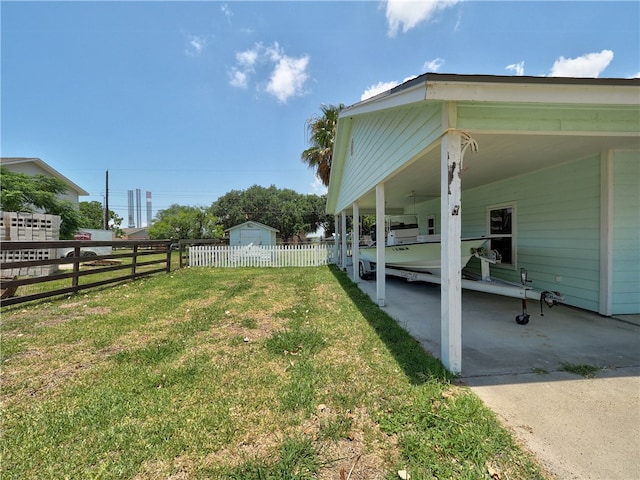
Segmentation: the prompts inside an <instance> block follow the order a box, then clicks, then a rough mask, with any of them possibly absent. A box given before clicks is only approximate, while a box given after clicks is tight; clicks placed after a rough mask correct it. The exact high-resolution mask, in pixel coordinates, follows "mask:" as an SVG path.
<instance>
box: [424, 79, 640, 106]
mask: <svg viewBox="0 0 640 480" xmlns="http://www.w3.org/2000/svg"><path fill="white" fill-rule="evenodd" d="M426 99H427V100H435V101H477V102H505V103H507V102H508V103H513V102H516V103H538V104H541V103H552V104H553V103H555V104H581V105H639V106H640V85H628V86H620V85H615V86H605V85H576V84H553V83H550V84H539V83H498V82H496V83H491V82H479V83H475V82H442V81H431V82H427V91H426Z"/></svg>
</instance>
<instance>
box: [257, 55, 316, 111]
mask: <svg viewBox="0 0 640 480" xmlns="http://www.w3.org/2000/svg"><path fill="white" fill-rule="evenodd" d="M308 65H309V57H308V56H305V57H300V58H293V57H287V56H286V55H284V56H282V57H281V58H280V59H279V60H278V63H277V64H276V66H275V68H274V70H273V71H272V72H271V77H270V78H269V83H268V84H267V88H266V90H267V92H269V93H270V94H271V95H273V96H274V97H276V98H277V99H278V101H279V102H280V103H287V100H288V99H289V98H290V97H296V96H300V95H303V94H304V93H305V88H304V84H305V82H306V81H307V79H308V78H309V74H308V73H307V66H308Z"/></svg>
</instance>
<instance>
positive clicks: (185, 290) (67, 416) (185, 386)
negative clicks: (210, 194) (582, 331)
mask: <svg viewBox="0 0 640 480" xmlns="http://www.w3.org/2000/svg"><path fill="white" fill-rule="evenodd" d="M1 322H2V324H1V326H2V344H1V347H2V348H1V352H0V353H1V361H2V364H1V365H2V392H1V399H2V438H1V442H2V462H1V467H0V468H1V476H2V478H3V479H4V480H6V479H18V478H19V479H25V478H37V479H46V478H51V479H60V478H74V479H81V478H82V479H84V478H92V479H93V478H95V479H97V478H100V479H105V478H137V479H147V478H172V479H209V478H213V479H215V478H228V479H312V478H319V479H336V480H347V479H351V480H356V479H367V480H373V479H397V478H399V476H398V471H399V470H406V471H407V472H408V473H409V474H410V475H411V478H412V479H413V480H418V479H432V478H438V479H444V478H455V479H483V478H485V479H491V478H495V479H497V478H500V479H511V480H515V479H536V478H538V479H542V478H544V477H543V475H542V473H541V471H540V469H539V468H538V466H537V465H536V464H535V462H534V461H533V460H532V458H531V457H530V456H529V455H528V454H527V453H525V452H523V451H522V450H521V449H520V448H519V447H518V446H517V445H516V444H515V442H514V440H513V439H512V437H511V435H510V434H509V433H508V432H507V431H505V430H504V429H503V428H502V427H501V426H500V425H499V423H498V421H497V419H496V417H495V416H494V414H493V413H492V412H491V411H490V410H488V409H487V408H486V407H485V406H484V405H483V404H482V402H481V401H480V400H479V399H478V397H476V396H475V395H474V394H472V393H471V392H470V391H469V390H468V389H467V388H464V387H460V386H456V385H454V384H453V383H452V381H451V380H452V379H451V377H450V376H449V375H448V373H447V372H446V371H445V370H444V368H443V367H442V365H441V364H440V362H439V361H438V360H436V359H434V358H433V357H432V356H430V355H429V354H427V353H425V352H424V351H423V350H422V349H421V348H420V346H419V344H418V343H417V342H416V341H415V340H413V339H412V338H411V337H410V336H409V335H408V334H407V333H406V332H405V331H404V330H403V329H401V328H400V327H399V326H398V325H397V324H396V323H395V322H394V321H393V320H392V319H390V318H389V317H388V316H387V315H386V314H385V313H384V312H383V311H381V310H380V309H379V308H378V307H377V306H376V305H375V304H374V303H373V302H371V301H370V300H369V298H368V297H367V296H366V295H365V294H364V293H362V292H361V291H360V290H359V289H358V288H357V287H356V286H355V285H354V284H353V283H352V282H351V281H350V280H349V279H348V278H347V277H346V276H345V275H344V274H343V273H341V272H340V271H339V270H337V269H336V268H334V267H318V268H282V269H224V270H223V269H195V268H194V269H184V270H179V271H174V272H172V273H171V274H158V275H155V276H153V277H148V278H145V279H143V280H139V281H137V282H133V283H127V284H120V285H116V286H113V287H110V288H103V289H99V290H94V291H90V292H86V293H82V294H79V295H77V296H73V297H70V298H66V299H59V300H53V301H47V302H44V301H43V302H39V303H35V304H31V305H27V306H25V305H19V306H15V307H8V308H4V309H3V311H2V320H1Z"/></svg>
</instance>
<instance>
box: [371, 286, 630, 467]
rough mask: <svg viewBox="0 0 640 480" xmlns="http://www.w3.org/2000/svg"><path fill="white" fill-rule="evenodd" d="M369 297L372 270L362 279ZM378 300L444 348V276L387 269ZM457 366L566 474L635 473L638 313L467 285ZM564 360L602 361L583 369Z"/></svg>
mask: <svg viewBox="0 0 640 480" xmlns="http://www.w3.org/2000/svg"><path fill="white" fill-rule="evenodd" d="M359 285H360V288H361V289H362V290H363V291H364V292H366V293H367V294H368V295H369V296H370V297H371V298H372V299H374V301H375V295H376V288H375V280H373V281H359ZM386 294H387V305H386V306H385V307H383V310H385V311H386V312H387V313H388V314H389V315H390V316H391V317H392V318H394V319H395V320H396V321H397V322H399V323H400V324H401V325H402V326H403V327H404V328H405V329H406V330H407V331H408V332H409V333H411V334H412V335H413V336H414V338H416V339H417V340H418V341H419V342H420V343H421V344H422V346H423V347H424V348H425V349H426V350H427V351H429V352H430V353H432V354H433V355H434V356H436V357H440V286H439V285H431V284H425V283H421V282H416V283H409V282H406V281H405V280H403V279H398V278H393V277H388V278H387V285H386ZM462 298H463V300H462V302H463V305H462V337H463V348H462V374H461V376H460V378H459V381H460V382H462V383H465V384H467V385H469V386H470V387H471V388H472V390H473V391H474V392H475V393H476V394H478V395H479V396H480V397H481V398H482V399H483V401H484V402H485V403H486V404H487V405H488V406H489V407H490V408H492V409H493V410H494V411H495V412H496V414H497V415H498V416H499V417H500V418H501V419H502V420H503V421H504V423H505V424H506V425H507V426H508V427H509V428H510V429H511V430H512V431H513V432H514V434H515V435H516V436H517V437H518V438H519V439H520V440H521V441H522V442H523V443H524V445H525V446H526V447H527V448H529V449H530V450H531V451H532V452H533V453H534V454H535V455H536V456H537V458H538V459H539V460H540V462H541V463H542V464H543V465H544V466H545V467H546V468H547V469H548V470H549V471H550V472H551V473H553V474H554V475H556V476H557V477H558V478H563V479H565V478H566V479H599V480H603V479H624V480H627V479H635V478H640V455H639V454H640V322H639V320H640V318H639V316H626V317H621V318H618V319H616V318H605V317H601V316H599V315H597V314H594V313H591V312H586V311H584V310H579V309H576V308H572V307H567V306H563V305H561V306H557V307H554V308H552V309H549V308H547V307H546V306H545V307H544V310H543V313H544V316H540V305H539V304H537V303H535V302H529V303H528V311H529V314H530V315H531V319H530V322H529V323H528V324H527V325H518V324H517V323H516V322H515V316H516V315H518V314H519V313H520V312H521V304H520V301H519V300H518V299H513V298H506V297H500V296H496V295H490V294H484V293H479V292H473V291H463V296H462ZM564 364H587V365H591V366H595V367H598V368H601V369H602V370H601V371H599V372H598V373H597V374H596V376H595V378H590V379H584V378H582V377H580V376H578V375H575V374H571V373H568V372H566V371H564V370H563V365H564Z"/></svg>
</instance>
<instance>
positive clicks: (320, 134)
mask: <svg viewBox="0 0 640 480" xmlns="http://www.w3.org/2000/svg"><path fill="white" fill-rule="evenodd" d="M343 108H344V105H343V104H340V105H337V106H336V105H321V106H320V110H321V111H322V115H316V116H313V117H311V118H309V119H307V132H308V134H309V144H310V147H309V148H307V149H306V150H304V151H303V152H302V161H303V162H305V163H306V164H307V165H308V166H309V168H313V169H315V171H316V176H317V177H318V178H319V179H320V181H321V182H322V183H323V184H324V185H325V186H328V185H329V178H330V176H331V160H332V158H333V144H334V141H335V137H336V126H337V125H338V115H339V114H340V110H342V109H343Z"/></svg>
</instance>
